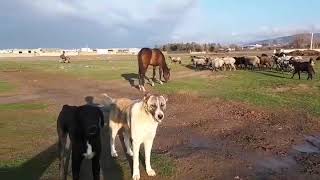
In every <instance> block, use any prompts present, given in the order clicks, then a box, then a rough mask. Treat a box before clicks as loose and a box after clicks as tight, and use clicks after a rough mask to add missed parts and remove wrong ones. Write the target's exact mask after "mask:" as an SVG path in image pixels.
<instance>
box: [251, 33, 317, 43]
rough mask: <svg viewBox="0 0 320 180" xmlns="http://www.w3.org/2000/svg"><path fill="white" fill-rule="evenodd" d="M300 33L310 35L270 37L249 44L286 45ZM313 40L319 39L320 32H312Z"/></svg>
mask: <svg viewBox="0 0 320 180" xmlns="http://www.w3.org/2000/svg"><path fill="white" fill-rule="evenodd" d="M300 35H304V36H307V37H308V36H310V34H295V35H291V36H282V37H277V38H272V39H265V40H260V41H255V42H251V43H250V44H268V45H288V44H290V43H292V41H293V40H294V39H295V38H296V37H297V36H300ZM314 41H320V33H315V34H314Z"/></svg>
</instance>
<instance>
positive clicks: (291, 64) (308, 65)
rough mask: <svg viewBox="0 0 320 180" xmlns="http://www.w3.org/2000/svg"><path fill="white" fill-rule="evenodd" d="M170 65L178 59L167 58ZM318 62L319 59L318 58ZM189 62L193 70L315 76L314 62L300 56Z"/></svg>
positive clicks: (210, 58)
mask: <svg viewBox="0 0 320 180" xmlns="http://www.w3.org/2000/svg"><path fill="white" fill-rule="evenodd" d="M169 59H170V60H171V63H179V64H181V58H180V57H171V56H169ZM318 59H319V60H320V57H319V58H318ZM318 59H317V60H318ZM191 62H192V64H193V68H194V69H195V70H200V69H210V70H212V71H218V70H220V71H225V70H230V71H231V70H236V69H250V70H254V69H259V70H262V69H269V70H272V69H275V70H277V71H281V72H292V73H293V75H292V78H293V77H294V75H295V74H296V73H298V75H299V79H300V72H306V73H307V74H308V79H312V77H313V75H315V71H314V68H313V66H314V65H315V61H314V60H313V59H312V58H310V59H309V60H306V59H303V58H302V57H301V56H288V55H286V54H284V53H281V54H275V55H272V56H268V55H267V54H261V56H238V57H216V56H191Z"/></svg>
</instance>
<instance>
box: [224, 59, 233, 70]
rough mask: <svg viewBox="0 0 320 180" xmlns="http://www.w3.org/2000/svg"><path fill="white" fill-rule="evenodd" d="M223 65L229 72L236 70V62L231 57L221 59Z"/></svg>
mask: <svg viewBox="0 0 320 180" xmlns="http://www.w3.org/2000/svg"><path fill="white" fill-rule="evenodd" d="M222 60H223V62H224V65H225V66H226V67H227V68H229V70H230V71H231V70H236V66H235V62H236V60H235V59H234V58H233V57H223V58H222Z"/></svg>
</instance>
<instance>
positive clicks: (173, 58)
mask: <svg viewBox="0 0 320 180" xmlns="http://www.w3.org/2000/svg"><path fill="white" fill-rule="evenodd" d="M169 59H171V63H179V64H181V57H171V56H169Z"/></svg>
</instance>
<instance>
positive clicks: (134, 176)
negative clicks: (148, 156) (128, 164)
mask: <svg viewBox="0 0 320 180" xmlns="http://www.w3.org/2000/svg"><path fill="white" fill-rule="evenodd" d="M132 179H133V180H139V179H140V175H139V174H134V175H132Z"/></svg>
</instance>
